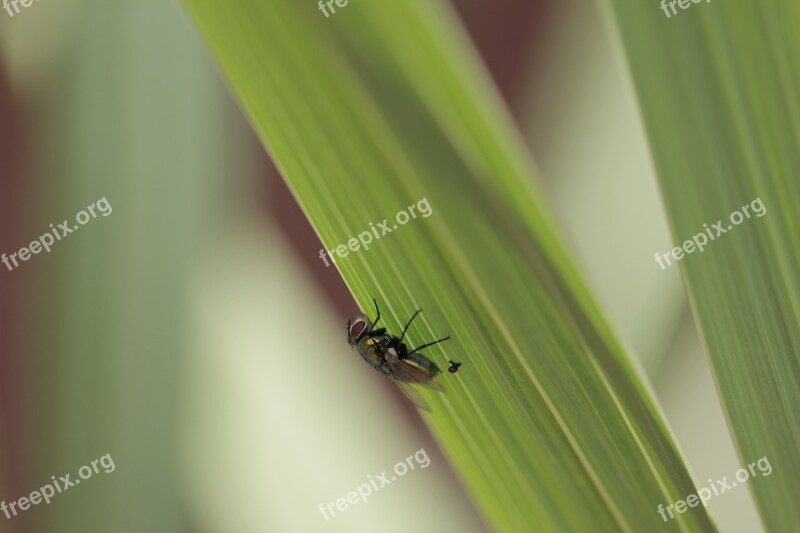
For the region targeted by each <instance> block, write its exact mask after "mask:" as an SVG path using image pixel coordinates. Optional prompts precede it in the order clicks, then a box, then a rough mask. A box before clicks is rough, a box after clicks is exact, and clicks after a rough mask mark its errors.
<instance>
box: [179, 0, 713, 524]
mask: <svg viewBox="0 0 800 533" xmlns="http://www.w3.org/2000/svg"><path fill="white" fill-rule="evenodd" d="M186 4H187V5H188V6H189V8H190V10H191V12H192V14H193V16H194V18H195V20H196V22H197V24H198V26H199V27H200V29H201V31H202V32H203V33H204V35H205V36H206V38H207V39H208V40H209V42H210V44H211V47H212V49H213V50H214V52H215V54H216V56H217V58H218V60H219V63H220V64H221V66H222V68H223V70H224V72H225V74H226V76H227V78H228V80H229V81H230V83H231V85H232V87H233V89H234V91H235V93H236V94H237V96H238V97H239V99H240V101H241V103H242V106H243V108H244V110H245V112H246V114H247V115H248V117H249V118H250V120H251V121H252V123H253V125H254V127H255V129H256V130H257V132H258V133H259V135H260V136H261V138H262V140H263V141H264V143H265V145H266V146H267V148H268V150H269V152H270V154H271V155H272V157H273V159H274V160H275V161H276V163H277V165H278V167H279V168H280V170H281V172H282V174H283V176H284V177H285V178H286V180H287V182H288V183H289V185H290V186H291V188H292V190H293V192H294V194H295V196H296V197H297V199H298V200H299V202H300V204H301V205H302V207H303V209H304V210H305V212H306V214H307V215H308V217H309V219H310V220H311V222H312V224H313V225H314V227H315V229H316V231H317V232H318V233H319V235H320V236H321V238H322V241H323V242H324V243H325V244H326V246H328V247H335V246H336V245H338V244H341V243H345V242H347V241H348V239H350V238H352V237H355V236H356V235H358V234H359V233H360V232H363V231H368V230H369V229H370V227H369V226H368V224H369V222H370V221H372V222H379V221H383V220H384V219H391V218H392V217H393V216H394V214H395V213H396V212H398V211H401V210H404V209H406V208H407V207H408V206H410V205H412V204H414V203H416V202H418V201H419V200H420V199H422V198H426V199H427V200H428V202H429V205H430V207H431V208H432V210H433V212H432V214H431V215H430V217H429V218H428V217H425V218H422V217H418V218H417V219H416V220H414V221H412V222H410V223H408V224H407V225H405V226H403V227H401V228H398V229H397V231H396V232H392V233H391V234H390V235H386V236H384V237H383V238H381V239H380V240H375V241H374V242H373V245H372V247H371V248H370V249H369V250H367V251H360V252H357V253H352V254H350V255H348V256H347V257H344V258H341V259H339V260H338V263H337V266H338V268H339V269H340V271H341V272H342V275H343V277H344V279H345V281H346V282H347V283H348V285H349V286H350V287H351V289H352V290H353V292H354V294H355V296H356V298H357V299H358V301H359V303H360V304H361V306H362V308H363V309H365V310H370V309H371V308H372V304H371V299H372V297H373V296H375V297H377V298H378V300H379V301H380V303H381V304H382V309H383V311H384V317H385V318H384V319H383V320H385V325H386V326H387V327H389V328H390V331H395V332H396V331H399V330H400V329H401V327H402V324H403V323H404V321H405V320H406V319H407V318H408V317H409V316H410V315H411V314H412V313H413V311H414V310H415V309H417V308H418V307H422V308H424V310H425V311H424V312H423V314H422V315H421V317H420V318H419V319H418V320H417V322H415V324H414V326H413V327H412V329H411V331H410V333H409V342H410V344H411V345H419V344H421V343H422V342H425V341H426V340H432V339H434V338H437V336H443V335H445V334H450V335H452V336H453V340H451V341H449V342H448V343H446V344H444V345H439V346H435V347H433V348H431V349H430V350H429V351H428V352H427V353H428V354H429V356H430V357H432V358H433V359H434V360H435V361H436V362H437V363H439V364H440V366H447V365H446V359H447V356H449V357H450V358H454V359H457V360H459V361H462V362H463V363H464V366H463V367H462V369H461V371H460V372H459V373H458V374H456V375H454V376H451V375H450V374H447V373H445V375H444V376H442V377H441V379H440V381H441V382H442V383H443V385H444V386H445V387H446V388H447V389H448V392H447V393H446V394H441V395H440V394H435V393H427V392H426V393H425V394H426V396H425V397H426V399H427V400H428V401H430V403H431V404H432V405H433V408H434V412H433V413H432V414H431V415H430V416H429V417H428V418H427V420H428V423H429V424H430V426H431V428H432V430H433V431H434V433H435V435H436V436H437V438H439V439H440V441H441V442H442V444H443V447H444V448H445V450H446V451H447V452H448V454H449V455H450V457H451V458H452V460H453V463H454V465H455V467H456V468H457V470H458V472H459V474H460V475H461V477H462V479H463V480H464V482H465V484H466V485H467V487H468V488H469V490H470V491H471V492H472V494H473V495H474V496H475V498H476V500H477V501H478V502H479V504H480V506H481V508H482V510H483V512H484V513H485V514H486V516H487V517H488V519H489V521H490V522H491V524H492V525H493V526H494V527H496V528H497V529H498V530H502V531H530V530H531V529H532V528H534V529H535V530H543V531H597V530H601V531H612V530H623V531H644V530H653V529H655V528H656V527H658V528H664V529H665V530H672V531H710V530H713V529H714V528H713V525H712V524H711V522H710V518H709V517H708V515H707V514H706V512H705V510H704V509H703V508H702V507H700V508H697V509H694V510H693V511H692V512H691V513H686V514H683V515H679V516H678V518H677V519H676V520H673V521H670V522H668V523H666V524H665V523H663V522H662V520H661V518H660V517H659V515H658V513H657V511H656V509H657V506H658V504H660V503H664V504H667V503H671V502H672V501H675V500H677V499H680V498H683V497H685V496H686V495H688V494H690V493H692V492H694V487H693V484H692V481H691V479H690V476H689V474H688V472H687V470H686V467H685V466H684V464H683V461H682V459H681V457H680V455H679V453H678V451H677V450H676V448H675V446H674V444H673V443H672V441H671V438H670V436H669V434H668V432H667V430H666V429H665V426H664V423H663V421H662V420H661V418H660V415H659V414H658V412H657V411H656V409H655V407H654V405H653V404H652V402H651V400H650V398H649V396H648V394H647V393H646V391H645V389H644V386H643V385H642V383H641V382H640V380H639V378H638V377H637V375H636V373H635V372H634V371H633V370H632V368H631V366H630V364H629V362H628V360H627V358H626V357H625V355H624V353H622V351H621V349H620V347H619V345H618V343H617V341H616V340H615V338H614V336H613V335H612V333H611V332H610V331H609V329H608V327H607V325H606V322H605V320H604V319H603V318H602V316H601V315H600V313H599V311H598V310H597V308H596V306H595V305H594V303H593V301H592V298H591V297H590V296H589V294H588V293H587V291H586V289H585V286H584V284H583V283H582V281H581V280H580V277H579V276H578V274H577V272H576V270H575V268H574V267H573V266H572V263H571V261H570V260H569V258H568V257H567V254H566V253H565V251H564V249H563V247H562V245H561V243H560V240H559V239H558V237H557V235H556V232H555V230H554V229H553V226H552V223H551V217H550V215H549V213H548V212H547V211H546V209H544V207H543V206H542V201H541V194H540V193H539V191H538V188H537V186H536V185H535V181H534V179H533V178H534V176H535V172H534V170H533V165H532V163H531V162H530V161H529V160H528V156H527V154H526V152H525V149H524V147H523V143H522V142H521V140H520V138H519V137H518V135H517V134H516V133H515V132H514V131H513V128H512V127H511V125H510V124H511V122H510V120H509V119H508V118H507V117H506V114H505V111H504V110H503V108H502V106H501V104H500V103H499V99H498V98H497V96H496V94H495V93H494V90H493V89H492V88H491V86H490V84H489V83H487V80H486V78H485V75H484V73H483V71H482V70H481V69H480V68H479V67H478V66H477V65H478V63H477V61H476V60H475V56H474V55H473V54H472V53H471V52H470V49H469V48H468V46H467V45H466V41H465V39H464V37H463V35H461V32H460V29H458V27H457V26H456V25H455V24H454V23H453V22H452V17H451V14H450V13H448V12H447V11H445V10H443V9H442V7H441V4H440V3H437V2H433V3H432V2H430V1H429V0H424V1H421V0H400V1H395V2H388V3H386V2H381V3H369V2H360V3H356V2H352V3H350V5H348V6H347V7H346V8H342V9H339V11H338V12H337V13H336V14H335V15H334V16H333V17H331V18H330V19H325V17H324V16H323V15H322V14H321V13H320V12H319V11H317V10H316V6H315V5H314V4H313V3H307V2H303V3H300V2H291V3H290V2H263V1H255V0H240V1H236V2H232V3H226V4H222V3H219V2H216V1H212V0H186ZM389 224H390V225H391V221H390V222H389ZM308 253H309V254H310V255H311V254H313V256H314V257H316V255H317V253H318V252H317V251H316V250H308ZM342 342H344V340H343V341H342ZM298 355H300V354H298ZM353 357H354V358H355V359H358V356H356V355H354V356H353ZM357 362H358V363H359V364H362V363H360V361H357ZM376 379H377V377H376Z"/></svg>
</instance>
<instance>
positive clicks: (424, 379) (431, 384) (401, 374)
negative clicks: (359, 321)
mask: <svg viewBox="0 0 800 533" xmlns="http://www.w3.org/2000/svg"><path fill="white" fill-rule="evenodd" d="M384 357H385V358H386V363H387V364H388V365H389V369H390V370H391V376H390V377H392V378H394V380H395V381H401V382H403V383H413V384H415V385H422V386H423V387H426V388H428V389H431V390H435V391H439V392H444V387H442V386H441V385H439V384H438V383H436V382H435V381H433V378H432V377H431V376H430V375H429V374H427V373H426V372H425V371H424V370H423V369H422V368H421V367H419V366H416V365H415V364H413V362H411V361H409V360H407V359H400V358H398V357H397V352H396V351H395V349H394V348H389V349H388V350H386V352H385V353H384Z"/></svg>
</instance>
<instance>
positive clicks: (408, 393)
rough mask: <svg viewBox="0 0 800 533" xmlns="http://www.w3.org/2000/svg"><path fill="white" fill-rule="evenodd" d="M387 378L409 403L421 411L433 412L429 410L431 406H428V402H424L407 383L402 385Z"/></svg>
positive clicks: (391, 378) (400, 382)
mask: <svg viewBox="0 0 800 533" xmlns="http://www.w3.org/2000/svg"><path fill="white" fill-rule="evenodd" d="M387 377H388V378H389V381H391V382H392V383H394V384H395V385H397V388H398V389H400V392H402V393H403V395H405V397H406V398H408V399H409V400H411V403H413V404H414V405H416V406H417V407H419V408H420V409H422V410H423V411H428V412H432V411H433V409H431V406H430V405H428V402H426V401H425V398H423V397H422V396H421V395H420V393H419V392H418V391H417V390H416V389H414V387H412V386H411V385H409V384H407V383H403V382H402V381H397V380H396V379H394V378H393V377H391V376H387Z"/></svg>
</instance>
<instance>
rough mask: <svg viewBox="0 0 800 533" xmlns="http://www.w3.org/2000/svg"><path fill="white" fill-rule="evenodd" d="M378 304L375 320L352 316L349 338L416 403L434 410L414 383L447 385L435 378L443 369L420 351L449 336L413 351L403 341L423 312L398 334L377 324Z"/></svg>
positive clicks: (431, 386) (439, 388)
mask: <svg viewBox="0 0 800 533" xmlns="http://www.w3.org/2000/svg"><path fill="white" fill-rule="evenodd" d="M373 303H374V304H375V313H376V315H377V316H376V317H375V320H373V321H370V320H369V318H367V317H366V316H364V315H359V316H357V317H354V318H351V319H349V320H348V321H347V342H348V344H350V346H355V347H356V349H357V350H358V353H359V354H361V357H362V358H363V359H364V360H365V361H366V362H367V363H369V365H370V366H371V367H372V368H374V369H375V370H377V371H378V372H380V373H381V374H383V375H384V376H386V377H387V378H389V381H391V382H392V383H394V384H395V385H396V386H397V387H398V388H399V389H400V391H401V392H402V393H403V394H405V396H406V397H407V398H408V399H409V400H411V401H412V402H413V403H414V405H416V406H417V407H419V408H420V409H424V410H426V411H430V410H431V408H430V406H429V405H428V403H427V402H426V401H425V400H424V399H423V398H422V397H421V396H420V395H419V394H418V393H417V391H416V390H415V389H414V388H413V387H411V386H410V385H422V386H423V387H426V388H428V389H431V390H435V391H438V392H444V387H442V386H441V385H439V384H438V383H436V382H435V381H433V378H435V377H436V376H437V375H439V374H440V373H441V370H439V367H438V366H437V365H436V363H434V362H433V361H431V360H430V359H428V358H427V357H425V356H424V355H421V354H420V353H419V351H420V350H422V349H424V348H427V347H429V346H433V345H434V344H438V343H440V342H443V341H446V340H447V339H449V338H450V337H445V338H443V339H439V340H437V341H433V342H429V343H427V344H423V345H422V346H420V347H418V348H415V349H413V350H411V351H409V350H408V348H407V347H406V345H405V344H404V343H403V338H404V337H405V335H406V332H407V331H408V327H409V326H410V325H411V322H412V321H413V320H414V318H416V316H417V315H418V314H419V313H420V311H417V312H416V313H414V315H413V316H412V317H411V319H410V320H409V321H408V323H407V324H406V327H405V328H403V333H402V334H401V335H400V337H395V336H394V335H391V334H389V333H387V332H386V328H376V327H375V326H376V325H377V324H378V321H379V320H380V319H381V312H380V310H379V309H378V303H377V302H376V301H375V300H373Z"/></svg>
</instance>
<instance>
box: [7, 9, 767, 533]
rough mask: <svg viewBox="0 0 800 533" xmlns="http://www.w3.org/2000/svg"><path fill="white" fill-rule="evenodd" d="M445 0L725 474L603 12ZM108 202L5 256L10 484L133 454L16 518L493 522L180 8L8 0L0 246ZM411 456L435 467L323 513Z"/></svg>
mask: <svg viewBox="0 0 800 533" xmlns="http://www.w3.org/2000/svg"><path fill="white" fill-rule="evenodd" d="M311 4H313V2H310V1H309V5H311ZM311 7H313V8H315V6H311ZM454 8H455V9H456V10H457V11H458V14H459V16H460V17H461V19H462V20H463V22H464V24H465V25H466V27H467V29H468V31H469V32H470V34H471V36H472V37H473V40H474V42H475V46H476V48H477V50H478V52H479V53H480V55H481V57H482V58H483V60H484V61H485V63H486V66H487V68H488V70H489V71H490V72H491V74H492V76H493V77H494V79H495V81H496V83H497V84H498V86H499V88H500V90H501V93H502V94H503V96H504V98H505V100H506V102H507V104H508V106H509V108H510V109H511V111H512V113H513V115H514V117H515V119H516V121H517V124H518V126H519V128H520V130H521V131H522V132H523V133H524V135H525V137H526V139H528V141H529V145H530V148H531V151H532V153H533V155H534V157H535V158H536V161H537V163H538V164H539V165H540V167H541V170H542V175H543V176H544V177H545V179H546V180H547V189H548V192H549V194H550V196H551V199H552V201H553V204H554V205H555V207H556V211H557V213H558V216H559V218H560V222H561V224H562V226H563V227H564V229H565V232H564V233H565V234H567V235H568V236H569V237H570V239H571V244H572V248H573V252H574V255H575V257H576V258H577V260H578V262H579V264H580V265H581V266H582V268H583V270H584V273H585V275H586V278H587V279H588V280H589V282H590V284H591V285H592V287H593V289H594V291H595V295H596V296H597V298H598V300H599V301H600V303H601V304H602V307H603V308H604V309H605V310H606V312H607V315H608V316H609V318H610V319H611V321H612V324H613V325H614V326H615V327H616V330H617V332H618V334H619V336H620V337H621V338H622V340H623V342H624V344H625V345H626V346H627V348H628V349H629V353H631V354H633V355H634V356H635V357H637V362H638V364H639V366H640V367H641V369H642V372H643V373H645V374H646V375H647V377H648V378H649V380H650V383H651V384H652V387H653V391H654V394H656V396H657V397H658V399H659V401H660V402H661V405H662V407H663V409H664V412H665V416H666V417H667V419H668V420H669V422H670V424H671V426H672V429H673V431H674V433H675V436H676V438H677V441H678V443H679V444H680V446H681V447H682V448H683V451H684V453H685V455H686V457H687V460H688V462H689V464H690V465H691V467H692V468H693V471H694V474H695V478H696V479H697V480H699V481H700V482H701V483H704V482H705V480H706V479H708V478H713V479H718V478H721V477H722V476H724V475H728V474H730V473H731V472H733V471H735V470H736V469H737V468H738V467H739V464H738V461H737V459H736V457H735V453H734V449H733V445H732V444H731V440H730V436H729V434H728V431H727V428H726V426H725V422H724V419H723V417H722V412H721V409H720V407H719V402H718V400H717V398H716V393H715V390H714V384H713V381H712V379H711V376H710V373H709V370H708V365H707V362H706V358H705V356H704V355H703V352H702V347H701V345H700V342H699V339H698V336H697V333H696V330H695V326H694V323H693V321H692V318H691V316H690V313H689V307H688V304H687V301H686V296H685V293H684V290H683V287H682V285H681V280H680V273H679V271H678V270H677V269H676V268H672V269H668V270H665V271H662V270H661V269H660V268H659V267H658V265H657V264H656V263H655V261H654V259H653V257H654V253H655V252H656V251H664V250H667V249H668V248H671V239H670V236H669V231H668V228H667V225H666V220H665V217H664V213H663V209H662V206H661V203H660V198H659V193H658V189H657V183H656V180H655V176H654V173H653V168H652V165H651V161H650V157H649V155H648V148H647V142H646V139H645V136H644V131H643V129H642V124H641V121H640V118H639V115H638V110H637V108H636V100H635V95H634V93H633V90H632V87H631V83H630V80H629V78H628V74H627V72H626V69H625V63H624V59H623V56H622V54H621V50H620V49H619V46H618V43H617V42H616V41H615V40H614V39H613V38H611V37H610V35H612V32H610V31H609V27H610V26H609V23H608V21H607V20H608V17H607V16H606V14H605V13H604V12H603V11H602V9H601V8H600V7H599V6H598V5H595V4H594V3H586V2H577V1H574V0H569V1H566V2H553V1H533V2H531V1H526V0H495V1H493V2H491V3H487V2H482V1H478V0H457V1H456V2H455V5H454ZM102 197H106V198H107V199H108V201H109V203H110V204H111V206H112V207H113V213H112V214H111V215H110V216H108V217H100V218H98V219H96V220H94V221H92V222H91V223H89V224H87V225H86V226H85V227H83V228H82V231H80V232H77V233H74V234H71V235H69V236H68V238H66V239H65V240H64V241H60V242H58V243H57V244H56V245H55V246H54V247H53V249H52V252H50V253H49V254H47V253H40V254H39V255H36V256H33V257H32V258H31V259H30V260H28V261H27V262H26V263H23V264H22V265H21V266H20V267H19V268H16V269H14V270H13V271H7V270H6V269H5V268H3V267H0V313H2V320H0V324H2V326H0V327H2V335H0V427H1V428H2V430H1V431H0V500H5V501H13V500H16V499H18V498H20V497H22V496H26V495H28V494H30V493H31V492H32V491H33V490H35V489H37V488H39V487H41V486H42V485H44V484H46V483H48V482H49V480H50V479H51V476H53V475H55V476H57V477H58V476H63V475H65V474H67V473H72V476H73V478H74V477H75V476H76V474H75V473H76V472H77V471H78V469H79V468H80V467H81V466H82V465H84V464H87V463H89V462H90V461H91V460H93V459H96V458H99V457H101V456H103V455H104V454H111V456H112V457H113V459H114V462H115V465H116V469H115V470H114V471H113V472H111V473H108V474H105V473H101V474H98V475H96V476H94V477H93V478H91V480H87V481H86V482H85V483H84V484H83V485H81V486H79V487H73V488H72V489H70V490H69V491H67V492H65V493H63V494H60V495H57V496H56V497H55V498H54V499H53V500H52V503H51V504H49V505H45V504H39V505H37V506H34V507H32V508H31V509H29V510H28V511H25V512H23V513H22V514H21V515H19V516H17V517H13V518H12V519H10V520H9V519H6V518H5V517H4V516H3V515H0V531H9V532H73V531H74V532H94V531H97V532H108V531H115V532H128V531H131V532H133V531H135V532H141V531H148V532H160V531H165V532H172V531H187V532H251V531H252V532H255V531H275V532H309V531H376V530H380V531H408V530H409V529H412V528H413V529H414V530H415V531H420V532H427V531H451V530H457V531H486V526H485V524H484V522H483V521H482V519H481V517H480V514H479V512H478V511H477V510H476V509H475V507H474V506H473V504H472V502H471V501H470V497H469V495H468V494H467V493H465V492H464V490H463V489H462V488H461V486H460V484H459V480H458V476H457V473H455V472H454V471H453V470H452V469H451V467H450V465H449V463H448V460H447V458H446V457H445V456H443V455H442V453H441V452H440V451H439V449H438V447H437V444H436V442H435V441H434V439H433V438H432V437H431V435H430V434H429V433H428V432H427V430H426V428H425V426H424V424H423V422H422V419H421V418H420V416H419V415H418V413H417V412H416V410H415V409H414V407H413V406H411V405H410V404H409V403H408V402H407V401H406V400H405V399H404V398H403V397H402V396H401V395H400V394H399V393H398V392H397V391H396V390H395V389H394V388H392V387H391V385H389V384H388V382H386V381H385V380H383V379H377V376H376V375H375V373H374V372H373V371H372V370H371V369H370V368H368V366H367V365H364V364H363V362H362V361H361V359H360V357H358V356H357V355H356V354H355V353H354V352H352V351H351V350H350V348H349V347H348V346H347V344H346V342H345V332H344V329H343V325H344V321H345V320H346V318H347V317H348V316H352V315H354V314H356V313H358V312H359V310H358V309H357V308H356V306H355V303H354V302H353V300H352V298H351V297H350V293H349V291H348V290H347V288H346V287H345V285H344V284H343V282H342V280H341V278H340V277H339V275H338V273H337V271H336V270H335V268H334V267H330V268H327V267H325V265H324V263H323V262H322V261H321V260H320V258H319V250H320V249H321V248H322V245H321V244H320V242H319V240H318V239H317V237H316V235H315V234H314V232H313V231H312V229H311V227H310V226H309V224H308V223H307V222H306V220H305V218H304V216H303V214H302V212H301V211H300V210H299V208H298V207H297V205H296V203H295V202H294V200H293V199H292V197H291V194H290V193H289V192H288V189H287V188H286V187H285V185H284V184H283V182H282V181H281V179H280V176H279V175H278V174H277V172H276V170H275V169H274V167H273V166H272V165H271V163H270V161H269V158H268V157H267V156H266V154H265V153H264V151H263V149H262V148H261V147H260V146H259V144H258V142H257V141H256V140H255V138H254V136H253V134H252V132H251V131H250V128H249V125H248V124H247V123H246V121H245V120H244V119H243V118H242V115H241V114H240V112H239V110H238V109H237V105H236V103H235V102H234V101H233V100H232V99H231V97H230V95H229V92H228V91H227V89H226V87H225V85H224V82H223V80H222V79H221V77H220V75H219V74H218V73H217V70H216V68H215V66H214V65H213V64H212V63H211V61H210V58H209V55H208V53H207V51H206V49H205V48H204V46H203V43H202V42H201V41H200V39H199V37H198V36H197V34H196V33H195V32H194V29H193V28H192V27H191V25H190V23H189V21H188V20H187V18H186V17H185V15H184V14H183V12H182V11H181V6H180V5H178V4H176V3H162V2H156V1H154V0H140V1H139V2H121V1H115V0H114V1H107V2H99V1H89V0H73V1H72V2H69V3H58V2H50V1H48V0H45V1H42V2H37V3H34V4H33V5H32V6H31V7H29V8H24V9H23V10H22V12H21V13H19V14H17V15H15V16H14V17H10V16H7V13H6V12H4V11H0V252H5V253H7V254H10V253H13V252H15V251H17V250H19V249H20V248H21V247H23V246H27V245H28V244H29V243H30V242H31V241H32V240H34V239H36V238H38V236H39V235H41V234H43V233H45V232H46V231H47V230H48V229H49V225H50V224H58V223H60V222H61V221H62V220H64V219H67V218H70V219H72V218H73V217H74V216H75V213H77V212H78V211H80V210H82V209H84V208H85V207H86V206H88V205H90V204H92V203H94V202H95V201H97V200H98V199H99V198H102ZM421 448H424V449H425V450H426V451H427V454H428V456H429V457H430V458H431V463H430V466H429V467H428V468H426V469H417V470H414V471H413V472H410V473H409V474H407V475H406V476H404V477H403V478H402V480H398V481H397V482H396V484H393V485H392V486H391V487H388V488H385V489H383V491H382V492H381V491H378V492H376V493H375V494H373V496H372V497H371V498H370V501H369V503H368V504H363V503H360V504H356V505H353V506H352V507H350V508H349V509H347V510H346V511H342V512H340V513H339V514H337V516H336V517H335V518H333V519H330V520H328V521H326V520H325V518H324V517H323V516H322V514H321V513H320V512H319V509H318V508H319V504H323V505H324V504H327V503H332V502H334V501H335V500H336V499H338V498H340V497H343V496H346V494H347V493H348V492H349V491H351V490H353V489H355V488H356V487H357V486H358V485H360V484H362V483H364V482H365V481H366V480H367V478H368V476H369V475H373V476H374V475H376V474H380V473H381V472H383V471H384V470H389V469H391V468H392V467H393V465H394V464H395V463H397V462H399V461H403V460H404V458H405V457H407V456H409V455H411V454H412V453H414V452H415V451H417V450H419V449H421ZM665 503H666V502H665ZM710 505H711V507H712V512H713V513H714V514H715V516H716V518H717V520H718V524H719V526H720V528H721V529H722V530H723V531H747V532H752V531H760V530H761V529H760V525H759V524H758V521H757V518H756V515H755V511H754V508H753V505H752V502H751V500H750V495H749V493H748V492H747V491H745V490H740V491H733V492H730V493H727V494H726V496H725V497H724V498H716V499H712V501H711V502H710ZM654 512H655V510H654Z"/></svg>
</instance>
